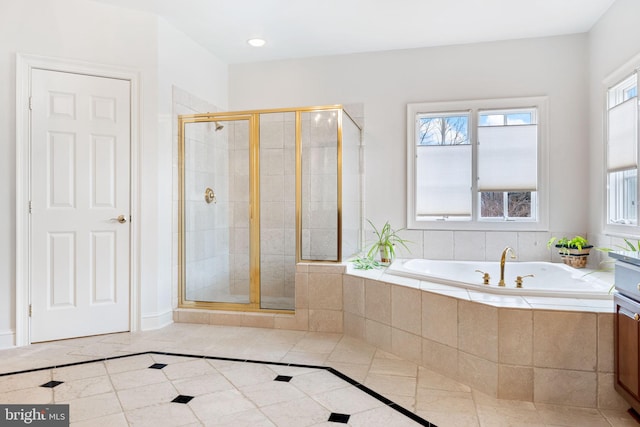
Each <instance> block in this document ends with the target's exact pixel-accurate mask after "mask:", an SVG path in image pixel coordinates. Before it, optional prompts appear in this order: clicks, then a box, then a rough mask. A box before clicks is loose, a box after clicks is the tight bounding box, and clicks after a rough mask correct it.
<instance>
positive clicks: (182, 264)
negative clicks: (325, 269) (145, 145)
mask: <svg viewBox="0 0 640 427" xmlns="http://www.w3.org/2000/svg"><path fill="white" fill-rule="evenodd" d="M331 110H333V111H336V112H337V113H338V114H337V120H338V131H337V147H336V149H337V187H338V188H337V202H338V203H337V205H338V209H337V226H338V233H337V235H338V238H337V259H336V260H335V261H326V260H312V259H303V258H302V254H301V251H302V250H301V248H302V220H301V218H302V114H303V113H312V112H318V111H331ZM269 113H295V127H296V135H295V145H296V146H295V153H296V154H295V160H296V174H295V176H296V185H295V188H296V203H295V206H296V208H295V209H296V213H295V215H296V227H295V228H296V263H299V262H309V263H313V262H323V263H340V262H341V259H342V114H343V113H344V114H346V112H345V111H344V110H343V108H342V105H325V106H315V107H302V108H278V109H266V110H247V111H233V112H223V113H203V114H189V115H179V116H178V181H179V182H178V193H179V200H178V307H179V308H198V309H210V310H228V311H247V312H257V311H259V312H264V313H284V314H294V313H295V310H277V309H264V308H261V301H260V115H261V114H269ZM241 120H248V122H249V239H250V243H249V270H250V276H249V277H250V278H249V303H228V302H209V301H194V300H187V299H186V285H187V283H186V253H185V252H186V230H185V218H186V215H185V214H186V212H185V207H186V204H185V188H184V184H185V126H186V125H187V124H189V123H203V122H204V123H206V122H227V121H241ZM354 123H355V122H354Z"/></svg>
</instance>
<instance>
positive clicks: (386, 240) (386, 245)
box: [367, 220, 410, 265]
mask: <svg viewBox="0 0 640 427" xmlns="http://www.w3.org/2000/svg"><path fill="white" fill-rule="evenodd" d="M367 221H368V222H369V224H370V225H371V227H372V228H373V232H374V233H375V235H376V238H377V240H376V241H375V242H374V243H373V245H371V248H370V249H369V252H367V258H369V259H373V258H374V257H375V254H376V253H377V252H379V253H380V263H381V264H382V265H389V264H391V262H392V261H393V258H395V256H396V250H395V245H396V244H399V245H402V246H404V247H405V248H406V249H407V250H410V249H409V248H408V247H407V245H406V244H407V243H409V241H408V240H405V239H403V238H401V237H400V236H398V232H400V231H402V229H400V230H394V229H393V228H391V224H389V221H387V222H385V223H384V225H383V226H382V228H380V229H378V228H376V226H375V225H373V223H372V222H371V221H369V220H367Z"/></svg>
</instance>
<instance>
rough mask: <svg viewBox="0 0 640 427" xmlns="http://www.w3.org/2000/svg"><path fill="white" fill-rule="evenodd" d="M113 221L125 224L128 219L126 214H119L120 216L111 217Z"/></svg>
mask: <svg viewBox="0 0 640 427" xmlns="http://www.w3.org/2000/svg"><path fill="white" fill-rule="evenodd" d="M111 221H118V222H119V223H120V224H124V223H125V222H127V219H126V218H125V217H124V215H118V218H111Z"/></svg>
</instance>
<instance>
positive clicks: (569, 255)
mask: <svg viewBox="0 0 640 427" xmlns="http://www.w3.org/2000/svg"><path fill="white" fill-rule="evenodd" d="M552 245H554V246H555V247H556V248H558V253H559V254H560V256H561V257H562V261H563V262H564V263H565V264H567V265H570V266H571V267H575V268H584V267H585V266H586V265H587V257H588V256H589V251H590V250H591V248H593V245H590V244H589V241H588V240H587V239H585V238H584V237H582V236H574V237H573V238H571V239H570V238H568V237H561V238H557V237H552V238H551V239H549V241H548V242H547V248H551V246H552Z"/></svg>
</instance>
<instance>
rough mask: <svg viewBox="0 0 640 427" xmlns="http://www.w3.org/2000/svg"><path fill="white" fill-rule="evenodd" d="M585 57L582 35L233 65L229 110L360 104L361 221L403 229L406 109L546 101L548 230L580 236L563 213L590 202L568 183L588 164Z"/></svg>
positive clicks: (575, 220)
mask: <svg viewBox="0 0 640 427" xmlns="http://www.w3.org/2000/svg"><path fill="white" fill-rule="evenodd" d="M587 48H588V44H587V35H586V34H581V35H571V36H563V37H551V38H540V39H526V40H513V41H505V42H495V43H478V44H471V45H460V46H447V47H438V48H423V49H410V50H400V51H389V52H379V53H367V54H354V55H343V56H330V57H321V58H307V59H297V60H284V61H273V62H262V63H253V64H236V65H231V66H230V72H229V77H230V79H229V93H230V99H229V105H230V108H232V109H240V110H241V109H250V108H268V107H283V106H299V105H321V104H335V103H343V104H349V103H356V102H362V103H364V116H365V118H366V128H365V135H364V141H365V144H366V148H365V161H366V179H365V187H366V193H365V200H366V202H365V205H366V216H367V218H370V219H371V220H372V221H373V222H374V223H384V221H385V220H390V222H391V223H392V224H394V225H396V226H397V227H401V226H403V225H404V224H405V222H406V148H405V146H406V105H407V103H410V102H421V101H442V100H460V99H478V98H503V97H522V96H537V95H547V96H548V97H549V110H550V121H551V123H550V138H551V140H550V147H551V153H550V154H551V176H550V181H551V182H552V183H553V185H552V186H551V194H550V203H551V206H552V209H551V212H550V228H551V230H553V231H565V230H566V231H576V232H585V231H586V228H587V216H588V213H587V211H586V209H584V210H581V211H580V212H579V214H578V215H577V216H574V215H573V213H571V212H569V211H568V210H566V209H563V208H561V204H562V205H566V204H569V205H571V206H581V205H582V206H584V207H585V208H586V202H585V201H586V200H587V199H588V182H586V181H582V180H574V179H572V178H571V177H572V176H573V175H575V174H577V173H578V172H579V171H580V170H581V169H582V165H584V164H586V163H587V162H588V150H586V149H585V145H586V143H587V140H588V114H587V111H588V109H587V102H588V94H587V92H586V90H585V88H586V86H587V77H588V74H589V73H588V50H587ZM566 159H572V160H571V161H566ZM380 170H384V171H393V172H392V173H376V171H380ZM512 244H515V243H512Z"/></svg>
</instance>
